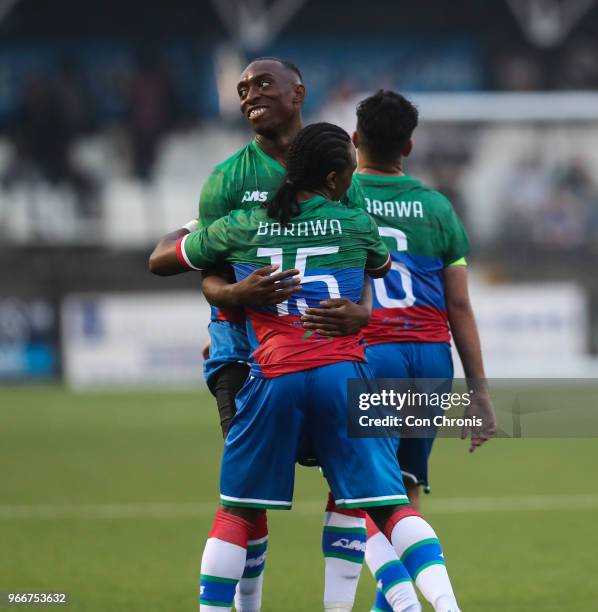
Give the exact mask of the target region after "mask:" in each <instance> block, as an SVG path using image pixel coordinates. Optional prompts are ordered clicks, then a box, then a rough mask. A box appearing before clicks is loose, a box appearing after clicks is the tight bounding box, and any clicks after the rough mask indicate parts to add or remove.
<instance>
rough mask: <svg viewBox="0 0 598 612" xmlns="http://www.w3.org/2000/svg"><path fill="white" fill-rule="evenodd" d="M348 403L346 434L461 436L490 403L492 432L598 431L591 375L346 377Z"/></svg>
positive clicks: (597, 390)
mask: <svg viewBox="0 0 598 612" xmlns="http://www.w3.org/2000/svg"><path fill="white" fill-rule="evenodd" d="M348 408H349V409H348V414H347V428H348V433H349V435H350V436H351V437H367V438H370V437H372V438H379V437H403V438H428V437H435V436H441V437H461V435H462V432H463V429H464V428H467V429H470V430H482V431H483V430H484V428H485V425H486V422H487V421H486V420H487V419H488V418H490V416H489V415H490V413H491V411H492V410H493V411H494V412H495V414H496V421H497V436H498V437H513V438H520V437H547V438H554V437H598V381H597V380H596V379H537V378H536V379H523V378H516V379H492V380H479V381H476V380H473V381H472V380H469V381H466V380H464V379H455V380H451V379H442V378H412V379H394V378H389V379H375V380H366V379H352V380H350V381H349V383H348Z"/></svg>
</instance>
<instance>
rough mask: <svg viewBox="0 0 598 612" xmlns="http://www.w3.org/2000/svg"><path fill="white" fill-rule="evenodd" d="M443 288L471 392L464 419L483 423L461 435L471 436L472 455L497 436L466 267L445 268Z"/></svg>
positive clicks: (449, 317)
mask: <svg viewBox="0 0 598 612" xmlns="http://www.w3.org/2000/svg"><path fill="white" fill-rule="evenodd" d="M444 287H445V299H446V306H447V311H448V319H449V324H450V328H451V333H452V334H453V338H454V340H455V346H456V347H457V351H458V352H459V357H460V358H461V363H462V364H463V370H464V372H465V376H466V378H467V382H468V385H469V388H470V389H473V391H474V394H473V396H472V403H471V405H470V407H469V409H468V411H467V414H466V416H477V417H479V418H480V419H481V420H482V425H481V426H480V427H472V428H464V429H463V432H462V438H463V439H465V438H466V437H467V436H468V435H471V445H470V448H469V450H470V452H473V451H474V450H475V449H476V448H478V446H481V445H482V444H484V442H486V441H487V440H489V439H490V438H491V437H492V436H493V435H494V434H495V433H496V416H495V414H494V407H493V406H492V400H491V399H490V394H489V392H488V385H487V383H486V373H485V372H484V362H483V359H482V348H481V345H480V337H479V334H478V327H477V325H476V321H475V317H474V314H473V308H472V307H471V302H470V300H469V291H468V288H467V267H466V266H461V265H455V266H449V267H448V268H445V269H444Z"/></svg>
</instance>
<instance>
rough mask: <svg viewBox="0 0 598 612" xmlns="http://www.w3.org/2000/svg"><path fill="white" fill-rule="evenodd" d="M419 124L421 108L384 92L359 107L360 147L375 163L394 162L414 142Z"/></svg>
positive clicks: (396, 94)
mask: <svg viewBox="0 0 598 612" xmlns="http://www.w3.org/2000/svg"><path fill="white" fill-rule="evenodd" d="M417 121H418V112H417V108H416V107H415V106H414V105H413V104H412V103H411V102H410V101H409V100H407V98H405V97H404V96H402V95H401V94H399V93H396V92H394V91H390V90H384V89H380V90H378V91H377V92H376V93H375V94H374V95H373V96H370V97H369V98H366V99H365V100H362V101H361V102H360V103H359V104H358V105H357V133H358V134H359V146H360V147H363V149H364V150H365V152H366V153H367V155H368V156H369V157H370V158H371V159H372V161H376V162H380V163H385V162H391V161H394V160H395V159H397V158H399V157H400V156H401V152H402V150H403V147H404V146H405V145H406V144H407V143H408V142H409V140H410V139H411V135H412V134H413V131H414V130H415V128H416V127H417Z"/></svg>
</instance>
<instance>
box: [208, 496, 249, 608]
mask: <svg viewBox="0 0 598 612" xmlns="http://www.w3.org/2000/svg"><path fill="white" fill-rule="evenodd" d="M253 528H254V525H253V523H250V522H249V521H246V520H244V519H242V518H241V517H238V516H234V515H232V514H228V513H227V512H224V511H223V510H222V509H221V508H219V509H218V510H217V512H216V517H215V519H214V524H213V527H212V530H211V531H210V535H209V536H208V541H207V542H206V546H205V548H204V552H203V555H202V558H201V577H200V588H199V610H200V612H226V611H227V610H228V611H230V610H231V609H232V605H233V599H234V597H235V590H236V587H237V583H238V582H239V580H240V578H241V576H242V575H243V571H244V569H245V560H246V557H247V541H248V539H249V534H250V533H252V532H253Z"/></svg>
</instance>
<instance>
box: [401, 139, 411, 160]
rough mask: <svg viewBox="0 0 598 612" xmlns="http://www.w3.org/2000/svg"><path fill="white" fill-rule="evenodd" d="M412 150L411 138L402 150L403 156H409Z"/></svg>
mask: <svg viewBox="0 0 598 612" xmlns="http://www.w3.org/2000/svg"><path fill="white" fill-rule="evenodd" d="M411 151H413V140H411V138H410V139H409V140H408V142H407V144H406V145H405V146H404V147H403V150H402V151H401V155H402V156H403V157H409V155H411Z"/></svg>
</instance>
